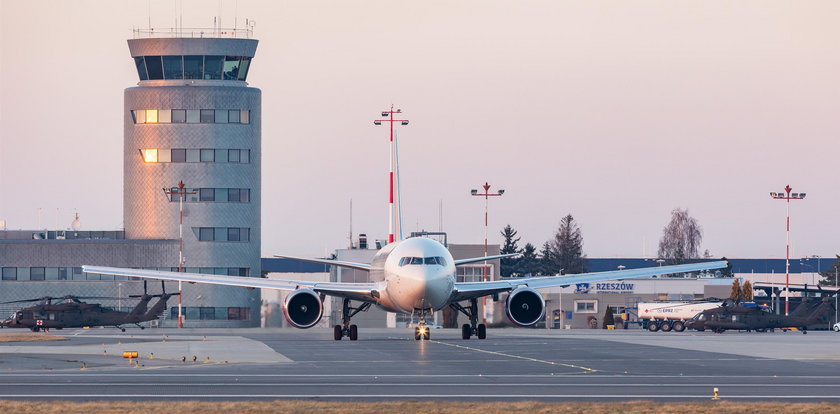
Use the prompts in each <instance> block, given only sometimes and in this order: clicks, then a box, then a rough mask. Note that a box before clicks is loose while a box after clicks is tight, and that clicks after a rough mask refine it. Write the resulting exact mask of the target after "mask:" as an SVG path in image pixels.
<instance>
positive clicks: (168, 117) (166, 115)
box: [158, 109, 172, 124]
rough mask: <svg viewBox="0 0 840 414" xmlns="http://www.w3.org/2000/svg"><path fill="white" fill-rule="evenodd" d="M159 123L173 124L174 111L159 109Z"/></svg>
mask: <svg viewBox="0 0 840 414" xmlns="http://www.w3.org/2000/svg"><path fill="white" fill-rule="evenodd" d="M158 123H161V124H171V123H172V110H171V109H158Z"/></svg>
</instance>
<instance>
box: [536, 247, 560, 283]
mask: <svg viewBox="0 0 840 414" xmlns="http://www.w3.org/2000/svg"><path fill="white" fill-rule="evenodd" d="M559 273H560V268H559V267H557V266H556V265H555V263H554V260H553V258H552V257H551V244H550V243H549V242H545V243H543V246H542V250H540V274H541V275H543V276H554V275H556V274H559Z"/></svg>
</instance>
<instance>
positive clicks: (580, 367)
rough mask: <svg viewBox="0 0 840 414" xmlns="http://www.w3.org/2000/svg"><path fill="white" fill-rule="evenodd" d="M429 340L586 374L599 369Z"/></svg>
mask: <svg viewBox="0 0 840 414" xmlns="http://www.w3.org/2000/svg"><path fill="white" fill-rule="evenodd" d="M427 342H431V343H435V344H440V345H446V346H452V347H455V348H461V349H466V350H469V351H475V352H483V353H485V354H491V355H499V356H504V357H508V358H515V359H522V360H525V361H530V362H538V363H541V364H547V365H560V366H563V367H567V368H574V369H579V370H581V371H583V373H586V374H588V373H592V372H598V370H595V369H592V368H588V367H584V366H580V365H574V364H564V363H562V362H554V361H546V360H543V359H537V358H530V357H525V356H521V355H513V354H506V353H504V352H499V351H488V350H486V349H480V348H473V347H471V346H465V345H456V344H450V343H446V342H440V341H434V340H429V341H427Z"/></svg>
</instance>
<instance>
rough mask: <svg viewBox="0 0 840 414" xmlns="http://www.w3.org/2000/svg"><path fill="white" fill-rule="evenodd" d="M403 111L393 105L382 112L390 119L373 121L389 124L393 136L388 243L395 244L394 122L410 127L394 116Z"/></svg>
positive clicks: (389, 173) (389, 171)
mask: <svg viewBox="0 0 840 414" xmlns="http://www.w3.org/2000/svg"><path fill="white" fill-rule="evenodd" d="M401 113H402V110H401V109H397V110H394V105H391V109H390V110H388V111H382V117H383V118H384V117H388V119H377V120H374V121H373V124H374V125H382V123H383V122H387V123H388V124H389V126H390V130H391V134H390V138H389V142H390V145H391V149H390V154H391V155H390V162H389V164H390V166H389V169H388V243H393V242H394V228H395V227H396V226H395V225H394V219H395V216H396V212H395V210H394V163H395V160H394V159H395V155H396V154H395V153H394V122H399V123H400V125H408V120H407V119H394V114H401Z"/></svg>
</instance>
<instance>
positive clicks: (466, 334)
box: [461, 323, 472, 339]
mask: <svg viewBox="0 0 840 414" xmlns="http://www.w3.org/2000/svg"><path fill="white" fill-rule="evenodd" d="M471 336H472V328H470V325H469V324H466V323H465V324H463V325H461V339H470V337H471Z"/></svg>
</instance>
